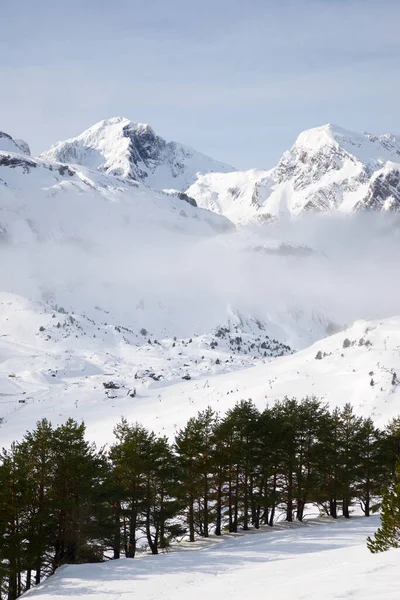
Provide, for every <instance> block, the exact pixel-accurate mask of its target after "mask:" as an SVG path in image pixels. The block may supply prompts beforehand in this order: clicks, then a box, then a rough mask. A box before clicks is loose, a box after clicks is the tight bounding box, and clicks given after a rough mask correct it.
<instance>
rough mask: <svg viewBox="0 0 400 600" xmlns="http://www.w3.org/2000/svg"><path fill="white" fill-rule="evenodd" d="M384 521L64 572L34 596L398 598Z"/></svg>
mask: <svg viewBox="0 0 400 600" xmlns="http://www.w3.org/2000/svg"><path fill="white" fill-rule="evenodd" d="M377 526H378V518H377V517H371V518H369V519H366V518H353V519H351V520H350V521H345V520H339V521H337V522H332V521H329V520H325V519H323V520H319V521H318V520H315V521H312V522H310V523H309V524H305V525H302V524H298V525H293V526H287V527H282V528H277V529H274V530H268V531H265V532H261V533H258V534H248V535H243V536H241V537H238V538H236V539H228V540H223V541H220V542H219V543H215V544H213V545H211V546H209V547H208V548H204V547H203V549H201V550H200V551H199V552H181V553H172V554H168V555H160V556H155V557H143V558H141V559H134V560H129V559H124V560H119V561H115V562H108V563H104V564H100V565H99V564H97V565H78V566H68V567H63V568H61V569H60V570H59V571H58V572H57V573H56V575H54V576H53V577H52V578H50V579H49V580H47V581H46V582H45V583H44V584H42V585H41V586H40V587H39V588H36V589H34V590H32V591H30V592H29V593H28V594H26V596H27V597H32V598H33V597H35V598H45V599H46V598H51V599H52V600H63V599H64V598H65V597H72V598H78V597H79V598H80V599H82V600H85V599H89V598H93V599H95V600H110V599H112V600H122V599H123V600H131V599H133V598H148V599H154V598H163V600H181V599H182V600H183V599H185V600H186V599H187V597H188V594H190V600H197V599H201V600H203V599H204V598H209V599H210V600H211V599H214V598H218V600H224V599H225V598H229V599H233V600H234V599H240V600H243V598H255V599H257V598H265V597H269V598H272V599H273V600H287V599H289V598H290V599H291V600H320V599H321V598H324V600H329V599H334V598H351V599H352V600H377V599H378V598H379V599H380V600H397V599H398V598H399V583H398V572H399V568H400V551H397V550H393V551H389V552H387V553H384V554H379V555H372V554H370V553H369V551H368V550H367V547H366V544H365V538H366V537H367V535H370V534H372V533H373V532H374V531H375V529H376V528H377Z"/></svg>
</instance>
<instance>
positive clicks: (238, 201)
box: [187, 125, 400, 224]
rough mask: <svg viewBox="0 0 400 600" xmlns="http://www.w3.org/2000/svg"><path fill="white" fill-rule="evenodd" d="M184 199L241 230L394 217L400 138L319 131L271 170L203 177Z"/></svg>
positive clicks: (399, 200) (398, 204)
mask: <svg viewBox="0 0 400 600" xmlns="http://www.w3.org/2000/svg"><path fill="white" fill-rule="evenodd" d="M187 193H188V195H189V196H192V197H193V198H195V200H196V202H197V203H198V205H199V206H202V207H203V208H209V209H210V210H214V211H215V212H217V213H219V214H223V215H225V216H227V217H228V218H229V219H231V220H232V221H234V222H236V223H241V224H243V223H246V222H249V221H252V220H256V221H259V222H264V221H271V220H274V219H276V218H280V219H282V218H290V217H296V216H298V215H301V214H304V213H306V212H310V211H311V212H336V211H338V212H340V213H351V212H353V211H360V210H365V209H373V210H377V211H384V212H385V211H398V210H400V137H399V136H394V135H382V136H375V135H372V134H367V133H366V134H360V133H356V132H353V131H348V130H346V129H343V128H342V127H338V126H337V125H324V126H322V127H317V128H314V129H310V130H308V131H304V132H303V133H301V134H300V135H299V136H298V138H297V140H296V142H295V144H294V145H293V146H292V148H291V149H290V150H288V151H287V152H285V153H284V154H283V156H282V158H281V160H280V161H279V163H278V165H277V166H276V167H274V168H273V169H271V170H268V171H262V170H250V171H244V172H237V173H228V174H226V175H224V174H220V173H216V174H214V173H208V174H205V175H202V176H201V177H199V178H198V179H197V181H196V182H195V183H194V184H193V185H192V186H191V187H190V188H189V189H188V190H187Z"/></svg>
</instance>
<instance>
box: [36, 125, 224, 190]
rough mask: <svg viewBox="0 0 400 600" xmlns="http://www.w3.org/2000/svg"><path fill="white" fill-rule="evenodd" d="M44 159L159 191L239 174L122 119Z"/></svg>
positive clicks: (60, 144)
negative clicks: (204, 177)
mask: <svg viewBox="0 0 400 600" xmlns="http://www.w3.org/2000/svg"><path fill="white" fill-rule="evenodd" d="M42 158H43V159H44V160H48V161H56V162H61V163H69V164H78V165H82V166H85V167H89V168H90V169H93V170H98V171H101V172H104V173H108V174H111V175H116V176H118V177H120V178H122V179H126V180H128V181H132V180H133V181H141V182H143V183H145V184H146V185H147V186H149V187H151V188H154V189H159V190H160V189H164V188H168V189H169V188H172V189H177V190H181V191H184V190H185V189H186V188H188V187H189V186H190V185H191V184H192V183H193V182H194V181H195V180H196V177H197V174H198V173H209V172H222V173H227V172H229V171H234V168H233V167H230V166H229V165H226V164H224V163H221V162H218V161H216V160H214V159H212V158H210V157H209V156H205V155H204V154H201V153H200V152H196V151H195V150H193V149H192V148H189V147H188V146H185V145H184V144H180V143H178V142H166V141H165V140H164V139H163V138H161V137H160V136H158V135H157V134H156V133H155V132H154V130H153V129H152V128H151V127H150V126H149V125H145V124H143V123H134V122H132V121H129V120H128V119H124V118H122V117H114V118H112V119H106V120H104V121H100V122H99V123H96V124H95V125H93V126H92V127H90V128H89V129H87V130H86V131H84V132H83V133H81V134H80V135H79V136H77V137H75V138H71V139H69V140H66V141H65V142H57V144H55V145H54V146H53V147H52V148H50V150H48V151H47V152H44V153H43V154H42Z"/></svg>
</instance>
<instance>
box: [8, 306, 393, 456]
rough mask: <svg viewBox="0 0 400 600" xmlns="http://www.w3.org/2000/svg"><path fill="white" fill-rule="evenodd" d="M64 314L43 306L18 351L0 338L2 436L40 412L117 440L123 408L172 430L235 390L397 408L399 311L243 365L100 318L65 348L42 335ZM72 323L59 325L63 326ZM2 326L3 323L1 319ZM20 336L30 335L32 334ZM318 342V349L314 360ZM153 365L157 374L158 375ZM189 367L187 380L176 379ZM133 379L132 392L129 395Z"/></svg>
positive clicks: (234, 395)
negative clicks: (121, 331)
mask: <svg viewBox="0 0 400 600" xmlns="http://www.w3.org/2000/svg"><path fill="white" fill-rule="evenodd" d="M60 316H61V315H58V314H56V318H55V319H52V318H51V315H49V316H48V324H46V329H45V331H44V332H39V331H38V329H39V323H41V322H43V320H40V318H39V317H35V318H36V326H35V327H34V328H32V326H31V323H30V324H29V329H30V330H31V331H30V336H31V339H30V345H28V344H27V343H25V344H24V345H22V344H21V345H19V346H17V350H18V352H16V345H15V343H13V339H12V336H11V335H10V334H8V335H5V336H3V337H1V338H0V387H1V389H2V392H1V395H0V410H1V414H0V416H2V418H3V423H2V424H1V426H0V436H1V439H2V444H3V445H8V444H9V443H11V442H12V441H13V440H15V439H20V437H21V436H22V435H23V433H24V432H25V431H26V430H27V429H31V428H32V427H34V425H35V423H36V421H37V420H38V419H39V418H41V417H46V418H48V419H49V420H50V421H51V422H52V423H53V424H54V425H56V424H58V423H62V422H64V421H65V420H66V419H67V418H68V417H73V418H75V419H76V420H78V421H80V420H81V419H83V420H84V421H85V423H86V424H87V436H88V438H89V439H90V440H93V441H96V442H97V443H98V444H110V445H111V444H112V443H113V435H112V430H113V427H114V425H115V424H116V422H118V421H119V419H120V417H121V416H122V415H123V416H125V417H126V418H127V419H128V420H130V421H139V422H141V423H143V425H145V426H146V427H148V428H149V429H151V430H154V431H155V433H156V434H158V435H164V434H165V435H168V436H170V437H171V438H173V436H174V435H175V434H176V433H177V432H178V431H179V429H180V428H181V427H183V426H184V425H185V424H186V422H187V420H188V419H189V418H190V417H191V416H194V415H196V414H197V412H198V411H199V410H203V409H205V408H206V407H207V406H211V407H212V408H213V409H214V410H215V411H216V412H217V413H219V414H220V415H223V414H224V413H225V411H226V410H227V409H229V408H230V407H232V406H233V405H234V403H235V402H237V401H239V400H241V399H248V398H251V399H252V400H253V401H254V402H255V403H256V405H257V406H258V407H259V408H260V409H262V408H264V407H265V406H266V404H267V403H268V404H272V403H273V402H275V401H276V400H279V399H282V398H284V396H285V395H287V396H289V397H292V396H295V397H297V398H301V397H304V396H306V395H315V396H317V397H318V398H321V399H322V400H323V401H324V402H326V403H328V404H329V405H330V406H331V407H335V406H343V405H344V404H345V403H346V402H351V403H352V404H353V406H354V408H355V411H356V412H357V413H358V414H361V415H365V416H372V418H373V419H374V420H375V421H376V423H377V424H378V425H382V426H383V425H385V424H386V423H387V421H388V420H389V419H390V418H392V417H395V416H398V415H399V414H400V383H399V379H397V376H398V375H400V318H393V319H387V320H383V321H376V322H365V321H360V322H357V323H356V324H355V325H353V326H352V327H351V328H349V329H348V330H346V331H343V332H340V333H338V334H336V335H333V336H331V337H329V338H326V339H324V340H321V341H319V342H317V343H316V344H314V345H312V346H311V347H310V348H307V349H306V350H303V351H301V352H297V353H296V354H293V355H289V356H283V357H280V358H276V359H273V360H271V359H260V361H264V364H263V363H262V362H261V364H258V366H254V367H248V365H249V362H250V363H251V361H252V358H251V357H250V360H249V362H247V363H246V361H245V360H244V357H242V356H240V355H238V356H233V354H232V350H231V348H230V347H226V346H224V345H223V344H222V343H221V347H218V348H217V349H214V350H212V349H211V348H209V349H208V350H207V351H205V350H204V346H203V345H202V344H201V341H199V340H196V339H195V338H193V341H192V343H188V340H177V341H176V342H175V347H172V343H173V342H172V341H171V340H170V339H168V340H160V344H161V348H164V352H163V353H162V352H161V350H158V345H157V344H156V346H157V350H155V347H154V344H152V345H149V344H143V345H141V346H140V347H136V346H135V345H130V344H126V343H124V341H123V338H118V337H117V338H116V339H115V338H114V336H115V335H116V333H115V332H114V331H113V330H112V328H108V327H103V329H102V331H98V330H97V326H94V327H93V331H96V335H97V336H98V338H96V339H92V342H90V340H87V343H86V345H82V341H79V339H78V340H77V342H76V349H75V350H74V351H71V349H70V347H69V346H68V345H67V344H68V340H67V341H65V340H63V339H61V340H60V342H59V343H58V344H54V343H53V342H52V340H47V336H48V334H51V336H53V335H55V333H54V332H56V331H60V330H59V329H57V326H56V321H58V319H60ZM42 318H43V316H42ZM51 321H52V322H53V324H54V325H53V326H51V325H50V323H51ZM67 321H69V317H68V316H67ZM80 323H82V321H80V322H79V323H78V324H80ZM23 327H24V323H23V322H21V328H23ZM50 327H51V328H50ZM68 327H70V326H69V325H68V326H67V329H64V327H61V332H65V331H67V330H68ZM73 327H74V326H72V333H74V331H75V330H74V328H73ZM2 330H3V331H5V332H7V323H6V322H3V325H2ZM106 332H107V333H106ZM88 334H89V330H88ZM91 335H93V334H91ZM21 336H22V334H21ZM23 337H24V339H26V340H27V339H28V333H25V334H24V335H23ZM87 337H89V335H88V336H87ZM90 337H91V336H90ZM107 337H110V338H113V340H114V343H111V341H109V342H108V343H107V342H106V341H103V342H102V343H101V342H100V340H99V338H100V339H101V338H107ZM346 339H348V340H349V342H346V343H345V346H346V345H347V344H348V343H350V345H349V346H348V347H346V348H344V347H343V344H344V341H345V340H346ZM72 341H73V336H72ZM9 344H11V348H12V351H13V352H10V346H9ZM63 350H64V351H63ZM319 351H321V355H322V358H321V359H316V356H317V353H318V352H319ZM231 356H233V358H232V359H231V358H230V357H231ZM215 357H218V359H219V361H220V364H216V358H215ZM225 361H227V362H225ZM149 365H151V369H150V367H149ZM246 365H247V367H248V368H245V367H246ZM149 373H153V374H155V375H161V376H162V377H161V378H160V379H159V380H157V381H155V380H154V378H153V377H152V376H151V375H150V374H149ZM393 373H396V377H395V381H394V382H393ZM186 374H190V375H191V377H192V379H191V380H182V376H183V375H186ZM371 379H373V380H374V385H373V386H371ZM110 380H112V381H114V382H116V383H117V384H118V386H119V389H116V390H105V389H104V387H103V383H104V382H108V381H110ZM134 388H135V389H136V393H137V394H136V397H131V395H130V394H131V392H132V390H133V389H134Z"/></svg>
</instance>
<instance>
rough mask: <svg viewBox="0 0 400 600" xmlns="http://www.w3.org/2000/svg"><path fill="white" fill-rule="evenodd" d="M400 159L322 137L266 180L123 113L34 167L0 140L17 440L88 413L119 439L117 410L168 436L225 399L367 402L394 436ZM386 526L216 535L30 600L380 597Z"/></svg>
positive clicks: (5, 388)
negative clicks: (38, 427) (373, 546)
mask: <svg viewBox="0 0 400 600" xmlns="http://www.w3.org/2000/svg"><path fill="white" fill-rule="evenodd" d="M305 148H306V150H307V151H306V150H305ZM399 153H400V149H399V144H398V138H396V137H388V136H382V137H380V138H379V139H378V138H375V137H374V136H369V137H368V136H361V135H358V137H357V136H356V137H354V136H353V137H351V136H350V138H349V132H345V131H344V130H340V129H338V128H336V129H332V128H326V127H325V128H319V130H318V131H317V132H316V131H314V130H311V132H305V133H303V134H301V136H300V137H299V139H298V141H297V142H296V144H295V146H294V147H293V148H292V150H291V151H289V152H287V153H285V155H284V157H283V158H282V160H281V162H280V163H279V165H278V166H277V167H276V168H275V170H273V175H271V173H270V172H268V173H267V174H266V172H264V171H255V170H253V171H251V172H245V173H243V172H236V171H231V172H229V171H230V167H228V166H226V165H223V164H222V163H218V162H217V161H213V160H212V159H209V158H208V157H205V156H204V155H201V154H200V153H197V152H195V151H192V150H191V149H187V148H185V147H183V146H182V147H181V145H179V144H177V143H175V142H170V143H167V142H165V141H164V140H163V139H162V138H159V137H158V136H157V135H156V134H155V133H154V131H153V130H152V129H151V128H149V127H148V126H144V125H138V124H135V123H132V122H130V121H127V120H126V119H119V118H117V119H109V120H106V121H102V122H100V123H98V124H97V125H95V126H93V127H92V128H90V129H89V130H87V131H85V132H84V133H83V134H81V135H80V136H78V137H76V138H72V139H70V140H67V142H59V143H58V144H56V145H55V146H54V147H53V148H52V149H50V150H49V151H48V152H45V153H44V154H43V155H42V156H41V157H39V158H33V157H31V156H30V155H29V147H28V145H27V144H26V143H25V142H23V141H22V140H13V139H12V138H11V137H10V136H8V135H2V136H1V137H0V256H1V270H0V438H1V444H2V446H4V447H9V446H10V445H11V444H12V442H13V441H15V440H20V439H21V438H22V436H23V435H24V433H25V432H26V431H27V430H32V429H33V428H34V427H35V424H36V423H37V421H38V420H40V419H42V418H46V419H48V421H50V422H51V423H52V424H53V426H55V427H57V426H59V425H61V424H63V423H65V422H66V421H67V420H68V419H69V418H72V419H74V420H76V421H77V422H78V423H80V422H84V423H85V424H86V435H87V438H88V439H89V440H91V441H94V442H96V444H97V446H98V447H102V446H104V447H105V448H106V452H108V450H109V448H110V447H111V446H112V444H113V443H114V441H115V439H114V436H113V429H114V427H115V425H116V423H117V422H118V421H120V419H121V416H123V417H126V419H127V420H128V421H129V422H132V423H133V422H138V423H141V424H143V426H145V427H146V428H148V429H149V430H150V431H154V433H155V434H156V435H157V436H164V435H165V436H167V437H168V438H169V439H170V440H171V441H173V439H174V437H175V436H176V435H177V434H179V433H180V431H181V430H182V429H183V428H184V427H185V425H186V423H187V421H188V420H189V419H190V418H191V417H195V416H196V415H197V414H198V412H199V411H202V410H205V409H206V408H207V407H208V406H211V408H212V409H213V410H214V411H215V412H216V414H217V415H218V416H223V415H224V414H225V413H226V411H227V410H229V409H231V408H232V407H233V406H234V405H235V404H236V403H237V402H239V401H241V400H248V399H251V400H252V401H253V402H254V404H255V405H256V406H257V407H258V408H259V409H261V410H262V409H263V408H265V406H267V405H269V406H273V404H274V403H275V402H276V401H279V400H283V399H284V398H285V397H289V398H292V397H296V398H299V399H300V398H304V397H307V396H308V397H310V396H315V397H316V398H318V399H320V400H321V401H322V402H323V403H326V404H327V405H328V406H329V408H330V409H334V408H335V407H343V406H344V405H345V404H346V403H351V404H352V405H353V407H354V410H355V413H356V414H358V415H362V416H364V417H371V418H372V419H373V420H374V422H375V423H376V424H377V425H378V426H379V427H384V426H385V425H386V424H387V422H388V420H389V419H392V418H394V417H397V416H398V414H399V413H400V408H399V407H400V317H399V306H400V288H399V286H398V284H397V274H398V255H399V254H398V253H399V222H398V219H397V215H396V212H397V199H396V198H397V196H396V194H397V191H398V181H397V172H398V166H396V164H397V163H395V162H394V161H395V160H397V155H400V154H399ZM356 155H357V156H356ZM392 161H393V162H392ZM218 169H220V171H221V172H216V171H218ZM200 170H202V171H203V174H198V171H200ZM377 182H378V183H379V185H378V183H377ZM189 186H190V187H189ZM332 190H334V198H333V196H332V193H333V192H332ZM396 190H397V191H396ZM328 197H329V198H328ZM367 197H368V201H367V200H365V198H367ZM378 197H379V198H380V200H379V199H378ZM321 198H322V200H321ZM324 198H325V200H326V198H328V200H329V201H326V202H325V200H324ZM362 199H364V200H365V203H366V204H368V207H369V208H371V209H373V210H371V211H367V214H366V213H365V211H364V210H361V208H362V207H361V206H360V205H359V202H360V201H361V200H362ZM310 202H311V203H313V202H314V203H315V202H316V204H315V206H314V208H315V209H318V210H317V211H316V210H314V208H312V207H311V206H309V203H310ZM281 212H283V213H284V214H283V215H282V214H280V213H281ZM316 212H319V214H316ZM218 213H219V214H218ZM349 213H351V214H349ZM261 214H262V215H263V218H259V217H260V215H261ZM268 215H272V216H273V218H269V217H268ZM264 217H267V218H264ZM281 217H288V218H281ZM237 225H240V226H239V227H238V226H237ZM376 526H377V520H376V518H375V517H374V518H371V519H364V520H362V519H358V518H356V519H354V520H352V521H351V522H350V523H348V522H342V521H340V522H337V523H331V522H329V521H327V519H325V520H322V521H315V522H313V523H310V524H306V525H301V526H298V527H296V526H292V527H291V528H288V529H285V528H284V527H283V526H279V527H278V530H277V531H276V532H268V533H267V532H266V531H265V530H263V531H262V532H261V533H259V534H257V535H253V534H248V535H246V536H237V539H236V538H235V539H229V540H225V541H222V542H218V543H217V541H216V540H215V539H214V538H212V543H214V542H215V545H212V543H210V544H208V543H207V544H206V546H207V547H204V548H202V549H201V551H200V552H190V553H186V552H181V553H178V552H176V553H172V554H171V555H163V556H159V557H153V558H151V559H150V558H146V559H141V560H140V561H136V560H135V562H134V564H133V563H132V562H131V561H129V560H125V559H124V560H121V561H119V563H118V565H117V566H115V563H107V564H103V565H92V566H74V567H72V566H69V567H65V568H64V567H63V568H62V569H60V570H59V571H58V572H57V573H56V575H55V576H54V577H52V578H50V579H48V580H47V581H46V582H45V583H44V584H43V585H42V586H41V587H39V588H37V589H35V590H33V591H31V592H29V593H30V594H31V595H32V596H35V595H36V596H37V597H43V598H45V597H51V598H55V599H57V598H58V597H61V596H62V595H70V596H72V597H74V596H78V595H79V596H82V597H83V598H86V597H87V598H90V597H95V598H97V599H98V600H102V598H114V597H115V599H116V600H117V599H118V598H121V597H126V598H130V597H131V596H132V597H133V595H137V594H147V596H148V597H158V596H159V595H160V593H161V591H160V590H161V586H162V588H163V593H164V595H165V594H167V596H166V597H168V598H179V597H180V595H182V597H183V596H185V597H186V595H187V593H188V591H187V590H188V588H189V587H190V589H193V594H194V596H195V597H197V595H198V596H200V594H205V593H206V594H209V595H210V597H216V596H218V597H221V598H223V597H224V596H223V594H222V589H223V590H224V593H225V594H228V596H229V597H233V598H234V597H243V596H245V597H246V596H248V595H249V593H251V595H253V596H257V595H263V593H264V589H265V588H266V586H267V587H268V590H269V591H268V593H270V592H271V593H272V595H273V597H274V598H287V597H288V596H289V597H293V598H299V599H300V598H305V599H307V600H312V599H313V598H320V597H321V589H322V581H323V580H325V581H326V580H329V581H332V582H337V578H338V573H339V571H340V573H341V583H340V585H339V584H337V585H336V586H335V595H332V596H329V595H327V594H324V595H325V596H327V597H328V598H329V597H332V598H339V597H343V598H346V597H349V598H350V597H353V598H363V599H365V598H371V599H372V598H377V597H383V596H377V590H378V589H379V586H381V585H382V579H383V578H387V579H388V581H390V582H392V581H394V575H393V573H394V571H395V568H397V565H398V562H396V561H397V557H396V559H395V558H394V554H393V553H389V554H388V555H387V556H386V557H385V558H381V557H378V559H377V560H378V563H379V567H377V566H376V565H377V564H378V563H377V562H374V563H373V562H372V558H371V557H370V556H369V554H367V550H366V547H365V537H366V535H368V534H371V533H372V532H373V531H374V529H375V528H376ZM264 529H265V528H264ZM310 554H312V556H313V565H314V566H313V568H314V570H315V573H314V575H313V577H312V578H310V577H308V578H307V577H306V575H305V574H306V573H308V570H309V565H310ZM375 560H376V559H375ZM327 563H328V567H327ZM239 564H240V568H241V571H240V576H238V575H237V573H236V567H237V566H238V565H239ZM373 564H374V565H375V567H373ZM233 571H235V573H233ZM289 573H290V577H289V576H288V574H289ZM346 573H348V574H352V579H351V585H350V584H348V583H347V582H346V580H345V574H346ZM343 574H344V575H343ZM150 575H151V576H150ZM366 575H368V584H365V581H364V579H365V576H366ZM216 578H218V579H216ZM249 580H251V581H252V582H253V584H252V585H253V586H254V589H252V588H249V587H248V581H249ZM272 582H273V583H272ZM312 582H314V583H313V584H312ZM390 585H391V584H390ZM142 586H143V587H142ZM271 586H273V587H271ZM332 587H333V586H332ZM219 589H220V590H221V591H218V590H219ZM250 589H251V592H249V590H250ZM299 589H300V590H301V591H300V592H299ZM393 589H394V586H393ZM211 590H212V591H211ZM298 592H299V593H298ZM392 592H393V593H392ZM394 593H395V592H394V591H393V590H392V588H390V587H388V588H387V595H386V596H384V597H385V598H387V599H388V600H389V599H390V600H392V598H394V597H395V596H394ZM368 594H369V595H368Z"/></svg>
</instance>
